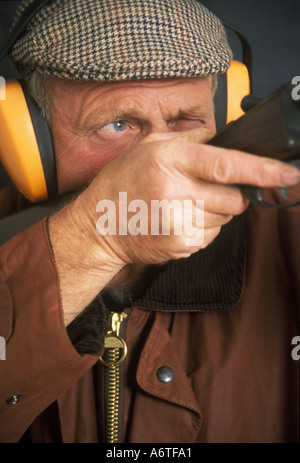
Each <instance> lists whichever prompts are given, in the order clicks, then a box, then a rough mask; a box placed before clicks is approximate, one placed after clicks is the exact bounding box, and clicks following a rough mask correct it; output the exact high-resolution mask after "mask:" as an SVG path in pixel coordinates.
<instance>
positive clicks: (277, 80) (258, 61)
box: [0, 0, 300, 184]
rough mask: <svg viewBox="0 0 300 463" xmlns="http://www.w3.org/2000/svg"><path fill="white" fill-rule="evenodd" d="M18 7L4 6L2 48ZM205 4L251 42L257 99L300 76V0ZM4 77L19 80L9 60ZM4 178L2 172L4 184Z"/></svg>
mask: <svg viewBox="0 0 300 463" xmlns="http://www.w3.org/2000/svg"><path fill="white" fill-rule="evenodd" d="M100 1H101V0H100ZM18 4H19V1H1V2H0V44H1V43H2V42H3V39H4V37H5V36H6V33H7V31H8V28H9V26H10V24H11V21H12V18H13V15H14V11H15V10H16V8H17V6H18ZM202 4H203V5H205V6H207V7H208V8H209V9H210V10H211V11H213V12H214V13H215V14H216V15H217V16H219V17H220V18H222V19H224V20H226V21H228V22H229V23H231V24H232V25H234V26H235V27H237V28H238V29H239V30H241V31H242V32H243V33H244V35H245V36H246V37H247V39H248V41H249V42H250V44H251V47H252V51H253V93H254V95H255V96H258V97H263V96H266V95H267V94H268V93H270V92H271V91H273V90H275V89H276V88H277V87H279V86H281V85H283V84H285V83H287V82H288V81H290V80H291V79H292V77H293V76H295V75H300V25H299V22H300V0H202ZM228 38H229V42H230V44H231V46H232V48H233V51H234V54H235V57H236V58H238V59H240V58H241V47H240V44H239V41H238V40H237V38H236V37H235V35H234V34H233V33H231V32H230V31H229V32H228ZM0 76H3V77H5V78H9V77H13V76H15V73H14V71H13V70H12V69H11V67H10V65H9V61H8V59H7V58H5V59H4V60H3V61H2V63H0ZM2 177H3V174H1V172H0V184H1V178H2ZM2 184H3V181H2Z"/></svg>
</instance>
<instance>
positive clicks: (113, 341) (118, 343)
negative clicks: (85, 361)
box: [99, 312, 127, 367]
mask: <svg viewBox="0 0 300 463" xmlns="http://www.w3.org/2000/svg"><path fill="white" fill-rule="evenodd" d="M126 317H127V314H126V313H125V312H122V313H119V312H111V313H110V315H109V318H108V324H107V330H106V335H105V338H104V347H105V349H113V355H109V360H108V362H106V361H105V360H103V358H102V357H99V360H100V362H101V363H103V365H105V366H106V367H113V366H116V365H119V364H120V363H122V362H123V360H124V359H125V357H126V355H127V345H126V343H125V341H124V339H123V338H121V337H120V327H121V323H122V321H123V320H124V319H125V318H126ZM116 349H118V352H117V350H116ZM119 349H122V350H121V352H120V351H119ZM108 352H109V353H111V352H112V351H111V350H109V351H108ZM117 354H118V355H117Z"/></svg>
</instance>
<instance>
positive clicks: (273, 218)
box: [0, 206, 300, 443]
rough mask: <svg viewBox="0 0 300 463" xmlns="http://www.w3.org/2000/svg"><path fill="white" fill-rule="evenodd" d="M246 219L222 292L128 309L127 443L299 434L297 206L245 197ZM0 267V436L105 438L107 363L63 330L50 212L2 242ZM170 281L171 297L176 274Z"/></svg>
mask: <svg viewBox="0 0 300 463" xmlns="http://www.w3.org/2000/svg"><path fill="white" fill-rule="evenodd" d="M246 218H247V243H246V251H245V253H244V254H243V260H242V264H243V265H242V268H241V270H240V271H239V275H237V274H235V273H234V272H233V270H232V268H231V267H230V269H231V270H230V271H229V270H228V269H227V268H226V274H228V275H229V274H230V275H229V276H228V282H229V280H230V281H233V283H234V284H233V285H232V286H230V288H229V290H228V294H226V303H224V301H223V300H222V291H223V289H222V288H221V290H220V294H218V295H217V296H216V298H215V299H214V298H213V297H211V296H210V300H209V301H206V300H205V301H204V302H203V301H202V305H200V306H198V305H197V304H196V303H195V304H193V303H190V302H189V301H187V303H186V304H185V303H184V301H185V298H188V297H189V296H186V295H185V294H183V296H182V301H183V302H182V305H179V306H176V307H175V306H174V307H175V308H174V310H172V308H171V309H170V307H169V306H168V305H167V304H166V302H165V300H163V301H162V302H161V301H160V300H154V302H153V299H154V297H152V299H151V298H150V299H151V301H150V302H149V303H148V302H147V299H146V298H144V299H140V300H138V301H137V304H135V305H134V306H133V307H131V308H130V309H129V310H128V317H127V319H126V324H125V325H124V332H123V337H124V338H125V340H126V343H127V347H128V354H127V357H126V360H125V362H124V364H123V367H122V375H121V376H122V383H123V387H122V391H123V402H122V419H121V429H122V431H121V434H120V435H121V437H120V438H121V440H122V441H123V442H128V443H145V442H151V443H192V442H276V443H278V442H298V436H299V361H297V359H295V358H293V357H292V350H293V348H295V346H294V345H293V344H292V340H293V339H294V338H295V337H296V336H299V313H300V264H299V262H300V246H299V237H300V208H299V207H294V208H291V209H286V210H283V211H273V210H264V209H260V208H257V207H253V206H250V207H249V209H248V211H247V217H246ZM235 247H236V246H235V245H234V246H233V248H232V249H233V251H232V252H233V253H234V249H235ZM200 252H201V251H200ZM237 254H238V253H237ZM218 255H219V254H218V252H217V253H216V254H215V255H214V256H215V257H214V259H215V260H217V259H218ZM239 262H241V261H240V260H239ZM219 267H222V258H221V259H220V261H218V262H217V266H216V268H215V269H214V271H213V273H214V272H216V275H219V274H218V273H217V272H218V268H219ZM204 268H205V267H204ZM233 268H234V267H233ZM0 270H1V278H0V295H1V296H0V335H1V336H2V337H3V338H4V339H5V341H6V359H5V360H4V359H3V360H0V375H1V382H0V416H1V419H0V442H18V441H20V439H22V436H24V437H23V439H26V441H30V442H61V441H62V442H76V443H78V442H104V439H105V436H104V422H105V416H104V415H105V404H104V399H103V397H104V389H105V386H104V382H105V380H104V376H105V368H106V367H104V366H103V365H102V364H101V363H100V362H99V360H98V356H97V355H91V354H88V355H80V354H79V353H77V351H76V349H75V348H74V347H73V345H72V343H71V341H70V339H69V337H68V335H67V332H66V329H65V327H64V325H63V319H62V313H61V302H60V293H59V281H58V277H57V272H56V267H55V262H54V258H53V254H52V250H51V245H50V242H49V237H48V231H47V220H46V219H43V220H41V221H39V222H38V223H37V224H35V225H33V226H32V227H30V228H28V229H27V230H25V231H23V232H21V233H19V234H18V235H17V236H15V237H14V238H12V239H11V240H10V241H8V242H7V243H6V244H4V245H3V246H2V247H1V253H0ZM193 273H194V272H193ZM204 273H205V272H204V271H203V272H202V275H200V274H199V275H196V276H195V275H192V277H195V278H196V279H197V278H199V282H200V280H201V278H205V277H206V276H205V275H204ZM177 276H178V275H177ZM212 276H213V275H212ZM240 276H241V278H240ZM182 277H184V274H182ZM239 278H240V281H239ZM189 279H190V276H189ZM218 279H219V280H222V281H223V280H224V279H225V276H224V275H223V276H222V278H218ZM170 281H171V283H170ZM170 281H168V286H167V288H168V291H167V292H168V294H169V293H171V296H170V298H172V297H173V296H172V294H173V293H174V294H175V295H178V294H179V293H177V292H176V291H177V286H179V287H180V283H179V282H178V281H177V280H176V278H175V279H174V280H172V279H171V280H170ZM224 281H225V280H224ZM226 281H227V280H226ZM228 282H226V285H225V286H226V287H225V286H224V287H225V289H224V291H225V292H226V291H227V288H228V285H229V283H228ZM217 283H218V282H215V283H214V285H216V286H217ZM209 284H210V283H209ZM172 285H173V286H172ZM179 289H180V288H179ZM219 289H220V288H219V287H218V291H219ZM180 291H181V289H180ZM202 291H203V292H204V293H205V291H206V289H205V287H203V289H202ZM208 293H209V292H208ZM153 294H154V293H153ZM180 294H181V293H180ZM180 294H179V296H180ZM197 294H198V293H197ZM209 294H210V293H209ZM163 296H164V297H165V294H164V293H163ZM179 296H178V297H179ZM200 296H201V294H200ZM168 297H169V296H168ZM224 298H225V296H224ZM150 299H149V300H150ZM210 309H211V310H210ZM161 367H168V371H169V372H170V371H171V372H172V373H173V376H172V379H171V380H170V381H169V382H163V381H162V380H161V378H160V377H159V374H158V370H159V369H160V368H161ZM14 396H16V397H17V398H16V400H14Z"/></svg>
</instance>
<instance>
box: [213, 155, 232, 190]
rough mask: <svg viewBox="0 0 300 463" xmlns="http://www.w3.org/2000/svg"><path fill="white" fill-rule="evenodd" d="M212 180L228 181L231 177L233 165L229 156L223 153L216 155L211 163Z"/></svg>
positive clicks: (217, 181) (216, 181)
mask: <svg viewBox="0 0 300 463" xmlns="http://www.w3.org/2000/svg"><path fill="white" fill-rule="evenodd" d="M211 169H212V175H211V177H212V180H213V181H214V182H215V183H229V182H230V179H231V178H232V177H233V166H232V162H231V161H230V158H228V157H227V156H224V155H223V154H221V155H219V156H217V157H216V158H215V160H214V162H213V164H212V167H211Z"/></svg>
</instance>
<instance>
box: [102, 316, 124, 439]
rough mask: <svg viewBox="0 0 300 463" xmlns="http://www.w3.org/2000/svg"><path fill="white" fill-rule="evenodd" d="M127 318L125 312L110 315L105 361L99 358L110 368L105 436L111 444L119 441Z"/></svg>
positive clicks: (106, 336) (105, 345)
mask: <svg viewBox="0 0 300 463" xmlns="http://www.w3.org/2000/svg"><path fill="white" fill-rule="evenodd" d="M126 317H127V314H126V313H125V312H122V313H120V312H111V313H110V315H109V317H108V324H107V330H106V335H105V338H104V347H105V354H106V356H105V360H104V359H103V358H102V357H99V359H100V361H101V363H102V364H103V365H104V366H105V367H107V368H108V388H107V411H106V423H105V428H106V429H105V431H106V432H105V434H106V442H107V443H110V444H112V443H118V441H119V415H120V365H121V363H122V362H123V361H124V360H125V357H126V355H127V346H126V343H125V341H124V339H123V338H121V336H120V328H121V323H122V321H123V320H124V319H125V318H126Z"/></svg>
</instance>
